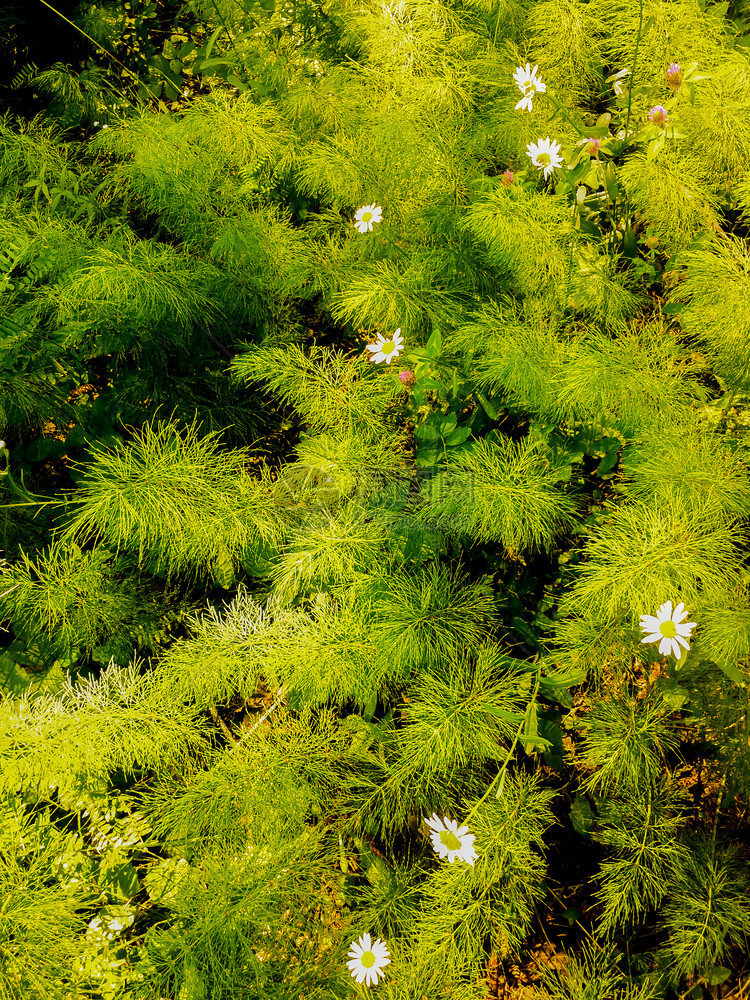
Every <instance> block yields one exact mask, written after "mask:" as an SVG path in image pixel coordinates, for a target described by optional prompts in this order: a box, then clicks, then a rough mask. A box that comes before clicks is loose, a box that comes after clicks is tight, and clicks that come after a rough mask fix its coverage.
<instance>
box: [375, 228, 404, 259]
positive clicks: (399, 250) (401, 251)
mask: <svg viewBox="0 0 750 1000" xmlns="http://www.w3.org/2000/svg"><path fill="white" fill-rule="evenodd" d="M381 235H383V236H385V233H383V234H381ZM385 239H387V240H388V242H389V243H390V244H391V246H392V247H394V249H396V250H398V252H399V253H401V254H403V255H404V257H406V259H407V260H408V259H409V254H408V253H407V252H406V250H403V249H402V248H401V247H400V246H399V245H398V243H394V242H393V240H392V239H391V238H390V236H385Z"/></svg>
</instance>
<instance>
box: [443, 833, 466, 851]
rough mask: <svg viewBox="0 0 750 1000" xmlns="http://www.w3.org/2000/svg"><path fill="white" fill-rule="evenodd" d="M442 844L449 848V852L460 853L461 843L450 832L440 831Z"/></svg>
mask: <svg viewBox="0 0 750 1000" xmlns="http://www.w3.org/2000/svg"><path fill="white" fill-rule="evenodd" d="M440 843H441V844H442V845H443V847H447V848H448V850H449V851H460V850H461V841H460V840H459V839H458V837H457V836H456V835H455V833H452V832H451V831H450V830H441V831H440Z"/></svg>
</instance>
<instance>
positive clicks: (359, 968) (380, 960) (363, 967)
mask: <svg viewBox="0 0 750 1000" xmlns="http://www.w3.org/2000/svg"><path fill="white" fill-rule="evenodd" d="M390 954H391V953H390V952H389V951H388V949H387V948H386V946H385V942H383V941H381V940H380V938H377V939H376V940H375V941H373V942H371V941H370V935H369V934H363V935H362V937H361V938H360V939H359V941H353V942H352V946H351V948H350V949H349V959H350V961H348V962H347V963H346V964H347V966H348V968H349V969H350V970H351V974H352V976H353V977H354V979H356V980H357V983H359V984H362V983H365V984H366V985H367V986H377V985H378V976H384V975H385V973H384V972H383V971H382V970H383V969H384V968H385V966H386V965H388V963H389V962H390V960H391V958H390Z"/></svg>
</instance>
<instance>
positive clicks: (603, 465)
mask: <svg viewBox="0 0 750 1000" xmlns="http://www.w3.org/2000/svg"><path fill="white" fill-rule="evenodd" d="M619 457H620V452H619V449H618V450H617V451H611V452H609V453H608V454H606V455H605V456H604V458H603V459H602V460H601V462H600V463H599V465H598V466H597V468H596V474H597V476H606V475H607V474H608V473H609V472H611V471H612V469H614V467H615V466H616V465H617V459H618V458H619Z"/></svg>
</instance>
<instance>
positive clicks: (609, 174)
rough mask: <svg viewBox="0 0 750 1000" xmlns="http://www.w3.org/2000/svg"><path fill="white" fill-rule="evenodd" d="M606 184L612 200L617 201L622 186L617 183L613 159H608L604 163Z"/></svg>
mask: <svg viewBox="0 0 750 1000" xmlns="http://www.w3.org/2000/svg"><path fill="white" fill-rule="evenodd" d="M604 186H605V187H606V189H607V194H608V195H609V199H610V201H617V197H618V195H619V194H620V186H619V184H618V183H617V174H616V172H615V165H614V163H613V162H612V160H608V161H607V162H606V163H605V164H604Z"/></svg>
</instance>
